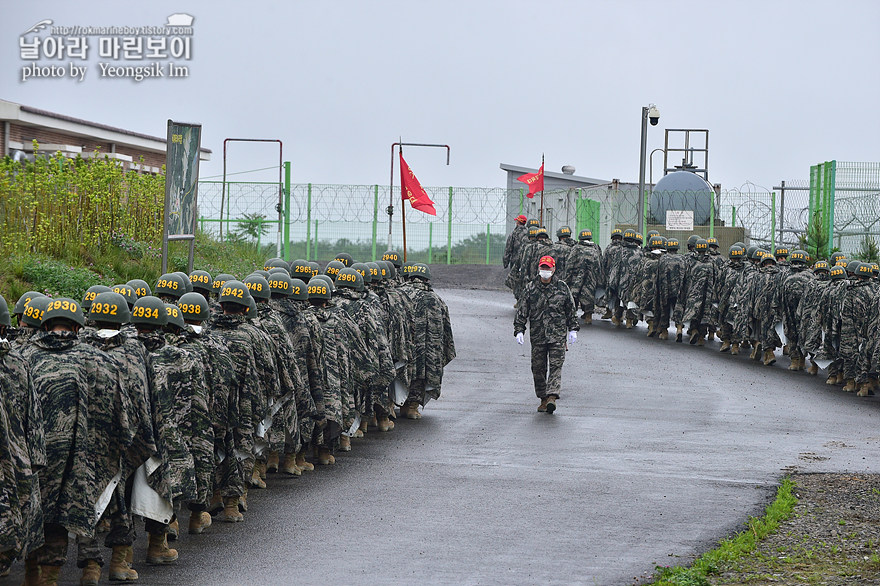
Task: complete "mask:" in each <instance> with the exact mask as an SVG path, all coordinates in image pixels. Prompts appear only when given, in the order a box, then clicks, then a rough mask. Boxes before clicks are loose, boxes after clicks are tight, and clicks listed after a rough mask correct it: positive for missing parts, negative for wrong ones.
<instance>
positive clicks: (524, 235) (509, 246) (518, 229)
mask: <svg viewBox="0 0 880 586" xmlns="http://www.w3.org/2000/svg"><path fill="white" fill-rule="evenodd" d="M528 237H529V229H528V228H526V225H525V224H519V223H517V224H516V226H514V227H513V231H512V232H511V233H510V234H509V235H508V236H507V243H506V244H505V245H504V257H503V259H502V262H503V263H504V268H505V269H506V268H508V267H511V266H512V265H513V264H514V261H515V260H516V259H517V257H518V255H519V249H520V248H521V247H522V245H523V243H524V242H526V241H527V239H528Z"/></svg>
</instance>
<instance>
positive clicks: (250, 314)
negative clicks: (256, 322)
mask: <svg viewBox="0 0 880 586" xmlns="http://www.w3.org/2000/svg"><path fill="white" fill-rule="evenodd" d="M244 316H245V317H246V318H247V319H256V318H257V302H256V301H254V297H253V296H250V297H248V298H247V309H246V310H245V311H244Z"/></svg>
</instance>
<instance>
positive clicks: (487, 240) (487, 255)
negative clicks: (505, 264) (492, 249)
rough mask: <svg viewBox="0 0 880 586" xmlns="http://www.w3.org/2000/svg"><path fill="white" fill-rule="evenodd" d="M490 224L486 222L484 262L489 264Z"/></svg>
mask: <svg viewBox="0 0 880 586" xmlns="http://www.w3.org/2000/svg"><path fill="white" fill-rule="evenodd" d="M490 226H491V224H489V223H488V222H487V223H486V264H489V227H490Z"/></svg>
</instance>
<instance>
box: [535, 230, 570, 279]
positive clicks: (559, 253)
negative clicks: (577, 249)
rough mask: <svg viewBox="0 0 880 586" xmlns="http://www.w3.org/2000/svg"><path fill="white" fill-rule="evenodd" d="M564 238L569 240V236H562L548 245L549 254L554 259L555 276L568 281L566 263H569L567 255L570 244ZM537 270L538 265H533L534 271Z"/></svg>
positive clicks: (568, 254) (568, 255)
mask: <svg viewBox="0 0 880 586" xmlns="http://www.w3.org/2000/svg"><path fill="white" fill-rule="evenodd" d="M566 240H568V241H571V238H563V239H562V240H558V241H556V242H554V243H553V245H552V246H551V247H550V252H548V253H547V254H549V255H550V256H552V257H553V260H555V261H556V276H557V277H558V278H559V279H561V280H563V281H565V282H566V283H568V265H569V260H568V259H569V257H571V250H572V249H571V245H570V244H567V243H566ZM537 270H538V267H537V266H535V271H537Z"/></svg>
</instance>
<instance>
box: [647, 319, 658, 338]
mask: <svg viewBox="0 0 880 586" xmlns="http://www.w3.org/2000/svg"><path fill="white" fill-rule="evenodd" d="M656 334H657V332H655V331H654V320H652V319H649V320H648V337H649V338H653V337H654V336H655V335H656Z"/></svg>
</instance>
